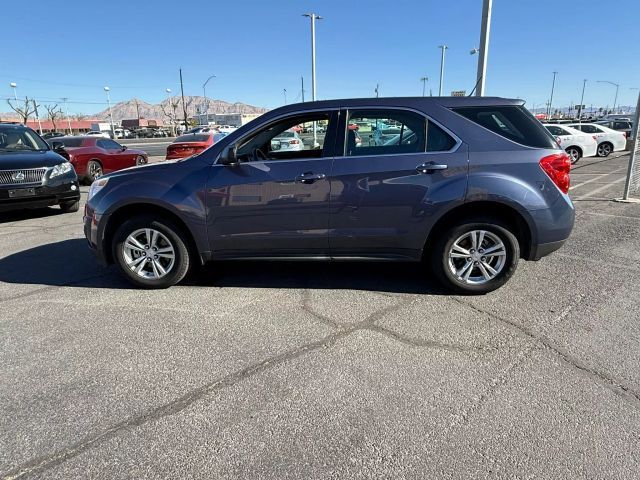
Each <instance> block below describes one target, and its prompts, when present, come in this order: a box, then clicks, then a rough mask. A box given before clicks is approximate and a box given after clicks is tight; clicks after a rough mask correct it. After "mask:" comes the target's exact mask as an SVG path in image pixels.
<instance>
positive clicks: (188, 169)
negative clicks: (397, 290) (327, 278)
mask: <svg viewBox="0 0 640 480" xmlns="http://www.w3.org/2000/svg"><path fill="white" fill-rule="evenodd" d="M569 172H570V160H569V157H568V156H567V155H566V154H565V152H564V151H563V150H562V149H561V148H560V147H559V146H558V145H557V144H556V142H555V140H554V138H553V137H552V136H551V135H550V134H549V133H548V132H547V131H546V129H545V128H544V127H542V125H541V124H540V123H539V122H538V121H537V120H536V119H535V118H534V117H533V116H532V115H531V114H530V113H529V112H528V111H527V110H526V109H525V108H524V106H523V102H522V101H520V100H509V99H503V98H488V97H484V98H479V97H470V98H464V97H463V98H459V97H426V98H425V97H419V98H379V99H378V98H376V99H351V100H330V101H322V102H310V103H302V104H297V105H288V106H285V107H282V108H278V109H276V110H272V111H270V112H268V113H266V114H264V115H263V116H261V117H259V118H257V119H255V120H253V121H251V122H250V123H248V124H246V125H244V126H243V127H241V128H239V129H238V130H236V131H235V132H233V133H231V134H230V135H228V136H227V137H225V138H223V139H222V140H220V141H219V142H218V143H216V144H214V145H213V146H212V147H210V148H209V149H208V150H206V151H204V152H202V153H200V154H198V155H195V156H192V157H189V158H185V159H182V160H178V161H174V162H163V163H156V164H150V165H146V166H142V167H136V168H132V169H128V170H124V171H120V172H117V173H113V174H110V175H106V176H104V177H101V178H100V179H98V180H96V181H95V182H94V183H93V184H92V185H91V189H90V192H89V198H88V202H87V205H86V208H85V220H84V221H85V234H86V237H87V239H88V240H89V244H90V246H91V247H92V248H93V249H94V250H95V252H96V254H97V256H98V258H99V260H101V262H102V263H104V264H109V263H115V264H116V265H118V267H119V268H120V270H121V271H122V273H123V274H124V275H125V277H127V278H128V279H129V280H130V281H131V282H133V283H134V284H136V285H138V286H141V287H148V288H162V287H168V286H171V285H174V284H176V283H178V282H180V281H181V280H182V279H183V278H184V276H185V275H186V274H187V272H188V271H189V269H190V268H191V267H192V266H194V265H198V264H204V263H205V262H209V261H212V260H238V259H248V258H250V259H256V260H257V259H263V260H274V259H284V258H286V259H292V258H293V259H300V260H308V259H323V260H333V261H338V260H345V261H356V260H374V261H375V260H385V261H389V260H392V261H400V262H406V261H412V262H424V264H425V265H426V266H427V267H429V268H430V269H431V270H432V271H433V273H434V274H435V275H436V276H437V278H438V279H439V280H440V281H441V282H442V283H443V284H444V285H445V286H446V287H448V288H449V289H451V290H453V291H456V292H459V293H485V292H488V291H491V290H494V289H496V288H498V287H500V286H501V285H502V284H504V283H505V282H506V281H507V280H508V279H509V278H510V277H511V275H513V273H514V271H515V269H516V266H517V264H518V261H519V259H520V258H524V259H526V260H538V259H539V258H541V257H542V256H544V255H547V254H549V253H551V252H553V251H554V250H556V249H558V248H560V247H561V246H562V244H563V243H564V242H565V240H566V239H567V237H568V236H569V234H570V232H571V229H572V227H573V222H574V208H573V205H572V203H571V200H570V199H569V196H568V194H567V193H568V190H569Z"/></svg>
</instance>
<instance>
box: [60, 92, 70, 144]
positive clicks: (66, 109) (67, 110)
mask: <svg viewBox="0 0 640 480" xmlns="http://www.w3.org/2000/svg"><path fill="white" fill-rule="evenodd" d="M60 100H62V101H63V102H64V110H65V112H67V113H66V114H67V126H68V127H69V135H73V130H72V129H71V119H70V118H69V107H68V106H67V100H69V99H68V98H67V97H62V98H61V99H60Z"/></svg>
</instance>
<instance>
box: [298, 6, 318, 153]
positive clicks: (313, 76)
mask: <svg viewBox="0 0 640 480" xmlns="http://www.w3.org/2000/svg"><path fill="white" fill-rule="evenodd" d="M302 16H303V17H309V19H310V20H311V100H312V101H314V102H315V101H316V20H322V18H323V17H321V16H320V15H316V14H315V13H305V14H303V15H302ZM316 127H317V122H313V146H314V148H315V147H317V146H318V134H317V128H316Z"/></svg>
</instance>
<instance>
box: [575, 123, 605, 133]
mask: <svg viewBox="0 0 640 480" xmlns="http://www.w3.org/2000/svg"><path fill="white" fill-rule="evenodd" d="M580 130H582V131H583V132H584V133H602V130H600V129H599V128H598V127H596V126H595V125H580Z"/></svg>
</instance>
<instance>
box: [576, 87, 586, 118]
mask: <svg viewBox="0 0 640 480" xmlns="http://www.w3.org/2000/svg"><path fill="white" fill-rule="evenodd" d="M586 85H587V79H586V78H585V79H584V80H583V81H582V95H581V96H580V107H579V108H578V123H582V105H583V104H584V87H585V86H586Z"/></svg>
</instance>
